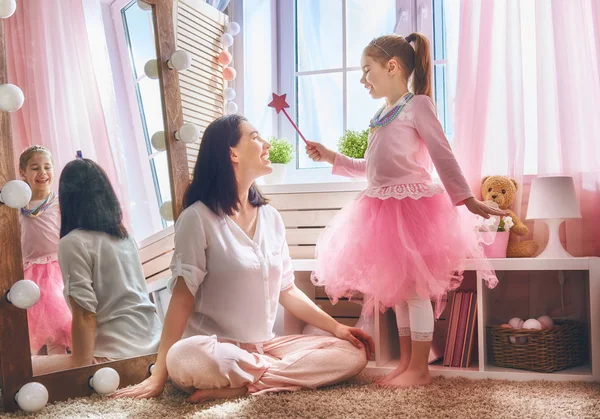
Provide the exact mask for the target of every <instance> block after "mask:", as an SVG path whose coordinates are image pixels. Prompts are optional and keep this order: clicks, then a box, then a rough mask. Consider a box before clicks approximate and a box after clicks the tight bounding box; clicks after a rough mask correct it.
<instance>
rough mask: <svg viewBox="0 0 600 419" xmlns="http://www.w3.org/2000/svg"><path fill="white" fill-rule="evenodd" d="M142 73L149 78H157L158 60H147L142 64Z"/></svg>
mask: <svg viewBox="0 0 600 419" xmlns="http://www.w3.org/2000/svg"><path fill="white" fill-rule="evenodd" d="M144 74H146V76H148V78H149V79H153V80H154V79H157V78H158V61H156V60H148V62H147V63H146V65H144Z"/></svg>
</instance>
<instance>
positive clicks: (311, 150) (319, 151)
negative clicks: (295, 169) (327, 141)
mask: <svg viewBox="0 0 600 419" xmlns="http://www.w3.org/2000/svg"><path fill="white" fill-rule="evenodd" d="M306 154H307V155H308V157H309V158H310V159H311V160H312V161H325V162H327V163H330V164H333V163H334V162H335V154H336V153H335V151H332V150H330V149H328V148H327V147H325V146H324V145H323V144H321V143H315V142H312V141H308V144H307V146H306Z"/></svg>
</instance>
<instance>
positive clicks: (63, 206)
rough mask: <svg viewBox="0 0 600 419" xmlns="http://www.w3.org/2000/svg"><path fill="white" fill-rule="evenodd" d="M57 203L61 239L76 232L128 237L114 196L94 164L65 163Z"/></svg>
mask: <svg viewBox="0 0 600 419" xmlns="http://www.w3.org/2000/svg"><path fill="white" fill-rule="evenodd" d="M58 200H59V203H60V215H61V227H60V237H61V238H62V237H65V236H66V235H67V234H69V233H70V232H71V231H73V230H76V229H81V230H88V231H98V232H102V233H106V234H109V235H111V236H114V237H118V238H120V239H125V238H127V237H129V234H128V233H127V230H126V229H125V226H124V225H123V212H122V211H121V205H120V204H119V200H118V199H117V195H116V194H115V191H114V189H113V187H112V185H111V184H110V180H109V179H108V176H107V175H106V172H105V171H104V170H103V169H102V167H100V166H99V165H98V164H97V163H96V162H94V161H92V160H89V159H77V160H73V161H71V162H69V163H67V165H66V166H65V167H64V169H63V170H62V173H61V175H60V182H59V186H58Z"/></svg>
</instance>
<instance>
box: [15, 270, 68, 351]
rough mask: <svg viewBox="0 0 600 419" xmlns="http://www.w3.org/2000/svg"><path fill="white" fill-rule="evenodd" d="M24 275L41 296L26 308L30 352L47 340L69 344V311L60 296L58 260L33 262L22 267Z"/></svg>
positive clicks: (37, 348)
mask: <svg viewBox="0 0 600 419" xmlns="http://www.w3.org/2000/svg"><path fill="white" fill-rule="evenodd" d="M24 277H25V279H30V280H32V281H33V282H35V283H36V284H37V286H38V287H40V299H39V301H38V302H37V303H36V304H35V305H34V306H33V307H31V308H29V309H27V324H28V326H29V344H30V347H31V353H32V354H37V353H38V352H39V350H40V349H41V348H42V347H43V346H44V345H46V344H50V345H62V346H65V347H70V346H71V319H72V315H71V311H70V310H69V307H68V306H67V303H66V301H65V297H64V296H63V288H64V286H63V280H62V275H61V272H60V267H59V265H58V261H56V260H54V261H51V262H48V263H43V264H33V265H31V266H29V267H27V268H26V269H25V276H24Z"/></svg>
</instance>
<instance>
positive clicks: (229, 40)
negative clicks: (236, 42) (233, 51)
mask: <svg viewBox="0 0 600 419" xmlns="http://www.w3.org/2000/svg"><path fill="white" fill-rule="evenodd" d="M221 45H223V46H224V47H225V48H227V47H230V46H232V45H233V36H231V35H230V34H228V33H224V34H223V35H221Z"/></svg>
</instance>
